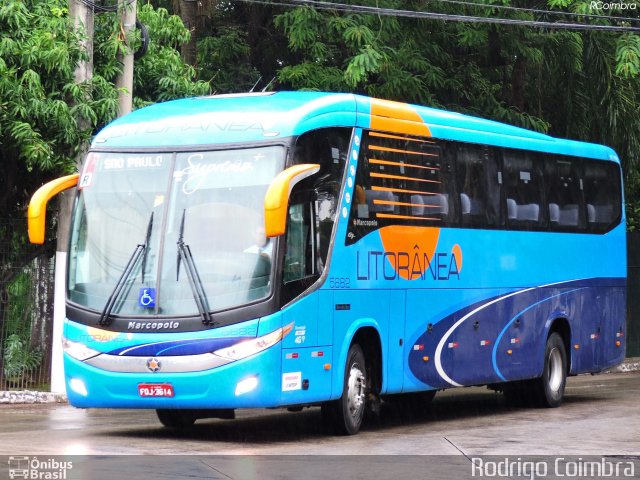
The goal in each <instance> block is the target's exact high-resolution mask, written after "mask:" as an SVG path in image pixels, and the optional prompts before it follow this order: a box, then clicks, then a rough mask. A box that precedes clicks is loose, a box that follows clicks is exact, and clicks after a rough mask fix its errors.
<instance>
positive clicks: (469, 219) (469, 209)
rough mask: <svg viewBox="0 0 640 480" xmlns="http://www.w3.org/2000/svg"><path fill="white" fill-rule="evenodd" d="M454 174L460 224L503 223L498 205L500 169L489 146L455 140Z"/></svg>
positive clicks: (489, 225)
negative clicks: (457, 193) (456, 141)
mask: <svg viewBox="0 0 640 480" xmlns="http://www.w3.org/2000/svg"><path fill="white" fill-rule="evenodd" d="M456 177H457V183H458V192H459V196H460V219H461V224H462V226H463V227H480V228H482V227H494V226H499V225H502V223H503V222H502V216H501V209H500V195H501V193H500V191H501V185H500V182H501V178H502V177H501V173H500V171H499V168H498V164H497V159H496V156H495V153H494V151H493V150H492V149H490V148H489V147H486V146H481V145H470V144H463V143H458V144H457V152H456Z"/></svg>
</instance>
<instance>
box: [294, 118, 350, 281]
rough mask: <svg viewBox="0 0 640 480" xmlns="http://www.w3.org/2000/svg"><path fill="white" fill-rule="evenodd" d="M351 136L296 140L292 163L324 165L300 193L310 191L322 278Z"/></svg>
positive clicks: (335, 133)
mask: <svg viewBox="0 0 640 480" xmlns="http://www.w3.org/2000/svg"><path fill="white" fill-rule="evenodd" d="M351 133H352V130H351V129H349V128H323V129H319V130H314V131H311V132H307V133H305V134H303V135H301V136H300V137H299V138H298V139H297V140H296V145H295V149H294V155H293V162H292V163H293V164H299V163H317V164H319V165H320V171H319V172H318V173H317V174H316V175H314V176H313V177H311V178H309V179H308V181H305V182H303V183H302V184H301V185H300V187H299V188H297V189H296V190H297V191H300V192H302V191H303V190H304V191H307V192H308V193H307V194H306V196H305V198H307V199H308V201H309V202H311V206H310V210H311V212H310V213H311V218H312V219H313V239H312V240H311V241H312V242H313V246H314V248H315V252H313V262H314V264H315V265H314V269H315V272H317V273H318V274H320V273H322V270H324V266H325V265H326V261H327V257H328V255H329V250H330V246H331V236H332V232H333V228H334V225H335V219H336V216H337V208H338V196H339V195H340V186H341V182H342V177H343V175H344V168H345V165H346V161H347V155H348V150H349V139H350V138H351Z"/></svg>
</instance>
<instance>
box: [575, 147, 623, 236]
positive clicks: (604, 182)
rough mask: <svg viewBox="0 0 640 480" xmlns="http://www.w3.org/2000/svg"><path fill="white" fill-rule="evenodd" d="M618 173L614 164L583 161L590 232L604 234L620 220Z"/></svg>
mask: <svg viewBox="0 0 640 480" xmlns="http://www.w3.org/2000/svg"><path fill="white" fill-rule="evenodd" d="M619 172H620V170H619V168H618V166H617V165H616V164H615V163H611V162H596V161H592V160H585V161H584V174H583V184H584V197H585V202H586V204H587V223H588V228H589V230H590V231H593V232H605V231H607V230H609V229H610V228H612V227H613V226H614V225H615V224H617V223H618V221H619V220H620V209H621V205H620V173H619Z"/></svg>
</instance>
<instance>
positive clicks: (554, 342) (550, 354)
mask: <svg viewBox="0 0 640 480" xmlns="http://www.w3.org/2000/svg"><path fill="white" fill-rule="evenodd" d="M566 384H567V351H566V349H565V346H564V342H563V341H562V337H561V336H560V334H559V333H557V332H553V333H552V334H551V335H549V338H548V339H547V346H546V348H545V350H544V369H543V371H542V376H541V377H540V378H537V379H535V380H534V381H533V383H532V385H531V386H532V388H531V390H532V391H531V393H532V397H533V398H532V399H533V401H534V402H535V404H536V406H539V407H548V408H555V407H559V406H560V405H561V404H562V400H563V399H564V388H565V386H566Z"/></svg>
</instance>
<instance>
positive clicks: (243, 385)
mask: <svg viewBox="0 0 640 480" xmlns="http://www.w3.org/2000/svg"><path fill="white" fill-rule="evenodd" d="M257 386H258V377H247V378H245V379H244V380H240V381H239V382H238V384H237V385H236V397H237V396H239V395H243V394H245V393H249V392H251V391H252V390H254V389H255V388H256V387H257Z"/></svg>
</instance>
